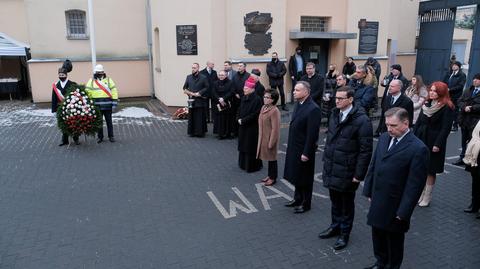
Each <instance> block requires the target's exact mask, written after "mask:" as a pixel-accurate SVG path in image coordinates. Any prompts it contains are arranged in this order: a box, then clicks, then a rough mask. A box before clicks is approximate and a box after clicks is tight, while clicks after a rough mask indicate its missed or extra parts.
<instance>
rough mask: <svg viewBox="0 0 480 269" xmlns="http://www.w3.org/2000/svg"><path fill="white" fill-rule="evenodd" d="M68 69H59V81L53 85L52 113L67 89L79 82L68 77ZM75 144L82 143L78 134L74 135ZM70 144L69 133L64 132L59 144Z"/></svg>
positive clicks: (55, 110) (63, 97) (61, 100)
mask: <svg viewBox="0 0 480 269" xmlns="http://www.w3.org/2000/svg"><path fill="white" fill-rule="evenodd" d="M67 73H68V72H67V70H66V69H65V68H60V69H58V81H57V83H54V84H53V85H52V113H56V112H57V109H58V106H59V103H61V102H63V100H64V99H65V95H66V94H67V93H68V92H67V90H68V88H69V87H71V86H72V85H75V84H77V83H75V82H73V81H71V80H69V79H68V77H67ZM73 141H74V142H75V145H80V141H79V139H78V136H74V137H73ZM65 145H68V135H67V134H64V133H62V143H60V144H59V146H60V147H61V146H65Z"/></svg>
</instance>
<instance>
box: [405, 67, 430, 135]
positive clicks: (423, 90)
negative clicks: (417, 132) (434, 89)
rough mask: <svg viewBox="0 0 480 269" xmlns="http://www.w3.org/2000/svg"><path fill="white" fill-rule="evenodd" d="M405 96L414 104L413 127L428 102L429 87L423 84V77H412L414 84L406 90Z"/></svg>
mask: <svg viewBox="0 0 480 269" xmlns="http://www.w3.org/2000/svg"><path fill="white" fill-rule="evenodd" d="M405 95H407V96H408V97H409V98H410V99H411V100H412V102H413V122H412V124H411V125H412V126H413V125H415V123H416V122H417V119H418V115H420V111H421V110H422V106H423V104H424V103H425V100H427V97H428V92H427V87H426V86H425V84H423V79H422V76H420V75H415V76H413V77H412V83H411V84H410V86H408V88H407V89H406V90H405Z"/></svg>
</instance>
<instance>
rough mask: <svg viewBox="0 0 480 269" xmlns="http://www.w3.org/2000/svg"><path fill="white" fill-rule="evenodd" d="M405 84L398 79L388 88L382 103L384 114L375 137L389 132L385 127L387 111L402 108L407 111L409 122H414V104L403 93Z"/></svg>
mask: <svg viewBox="0 0 480 269" xmlns="http://www.w3.org/2000/svg"><path fill="white" fill-rule="evenodd" d="M402 87H403V82H402V81H401V80H398V79H394V80H392V82H390V86H389V87H388V95H387V97H386V98H385V100H383V101H382V114H381V117H380V122H379V123H378V128H377V130H376V134H375V135H374V137H379V136H380V135H381V134H382V133H384V132H386V131H387V126H386V125H385V111H387V110H389V109H390V108H392V107H401V108H404V109H405V110H407V113H408V120H409V122H413V102H412V100H411V99H410V98H408V97H407V96H406V95H405V94H404V93H402V91H401V90H402Z"/></svg>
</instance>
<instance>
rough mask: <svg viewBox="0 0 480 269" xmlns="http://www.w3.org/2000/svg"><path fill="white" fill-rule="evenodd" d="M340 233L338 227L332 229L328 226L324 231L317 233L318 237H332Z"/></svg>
mask: <svg viewBox="0 0 480 269" xmlns="http://www.w3.org/2000/svg"><path fill="white" fill-rule="evenodd" d="M337 235H340V229H332V227H328V229H326V230H325V231H323V232H321V233H319V234H318V237H319V238H321V239H327V238H332V237H334V236H337Z"/></svg>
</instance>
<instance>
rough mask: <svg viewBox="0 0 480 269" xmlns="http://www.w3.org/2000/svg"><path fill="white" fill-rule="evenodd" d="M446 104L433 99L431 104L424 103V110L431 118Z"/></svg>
mask: <svg viewBox="0 0 480 269" xmlns="http://www.w3.org/2000/svg"><path fill="white" fill-rule="evenodd" d="M444 106H445V104H442V103H439V102H438V101H436V100H433V101H432V103H431V104H430V106H427V105H423V107H422V111H423V114H425V116H427V117H429V118H431V117H432V116H433V115H434V114H435V113H437V112H438V111H439V110H440V109H442V107H444Z"/></svg>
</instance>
